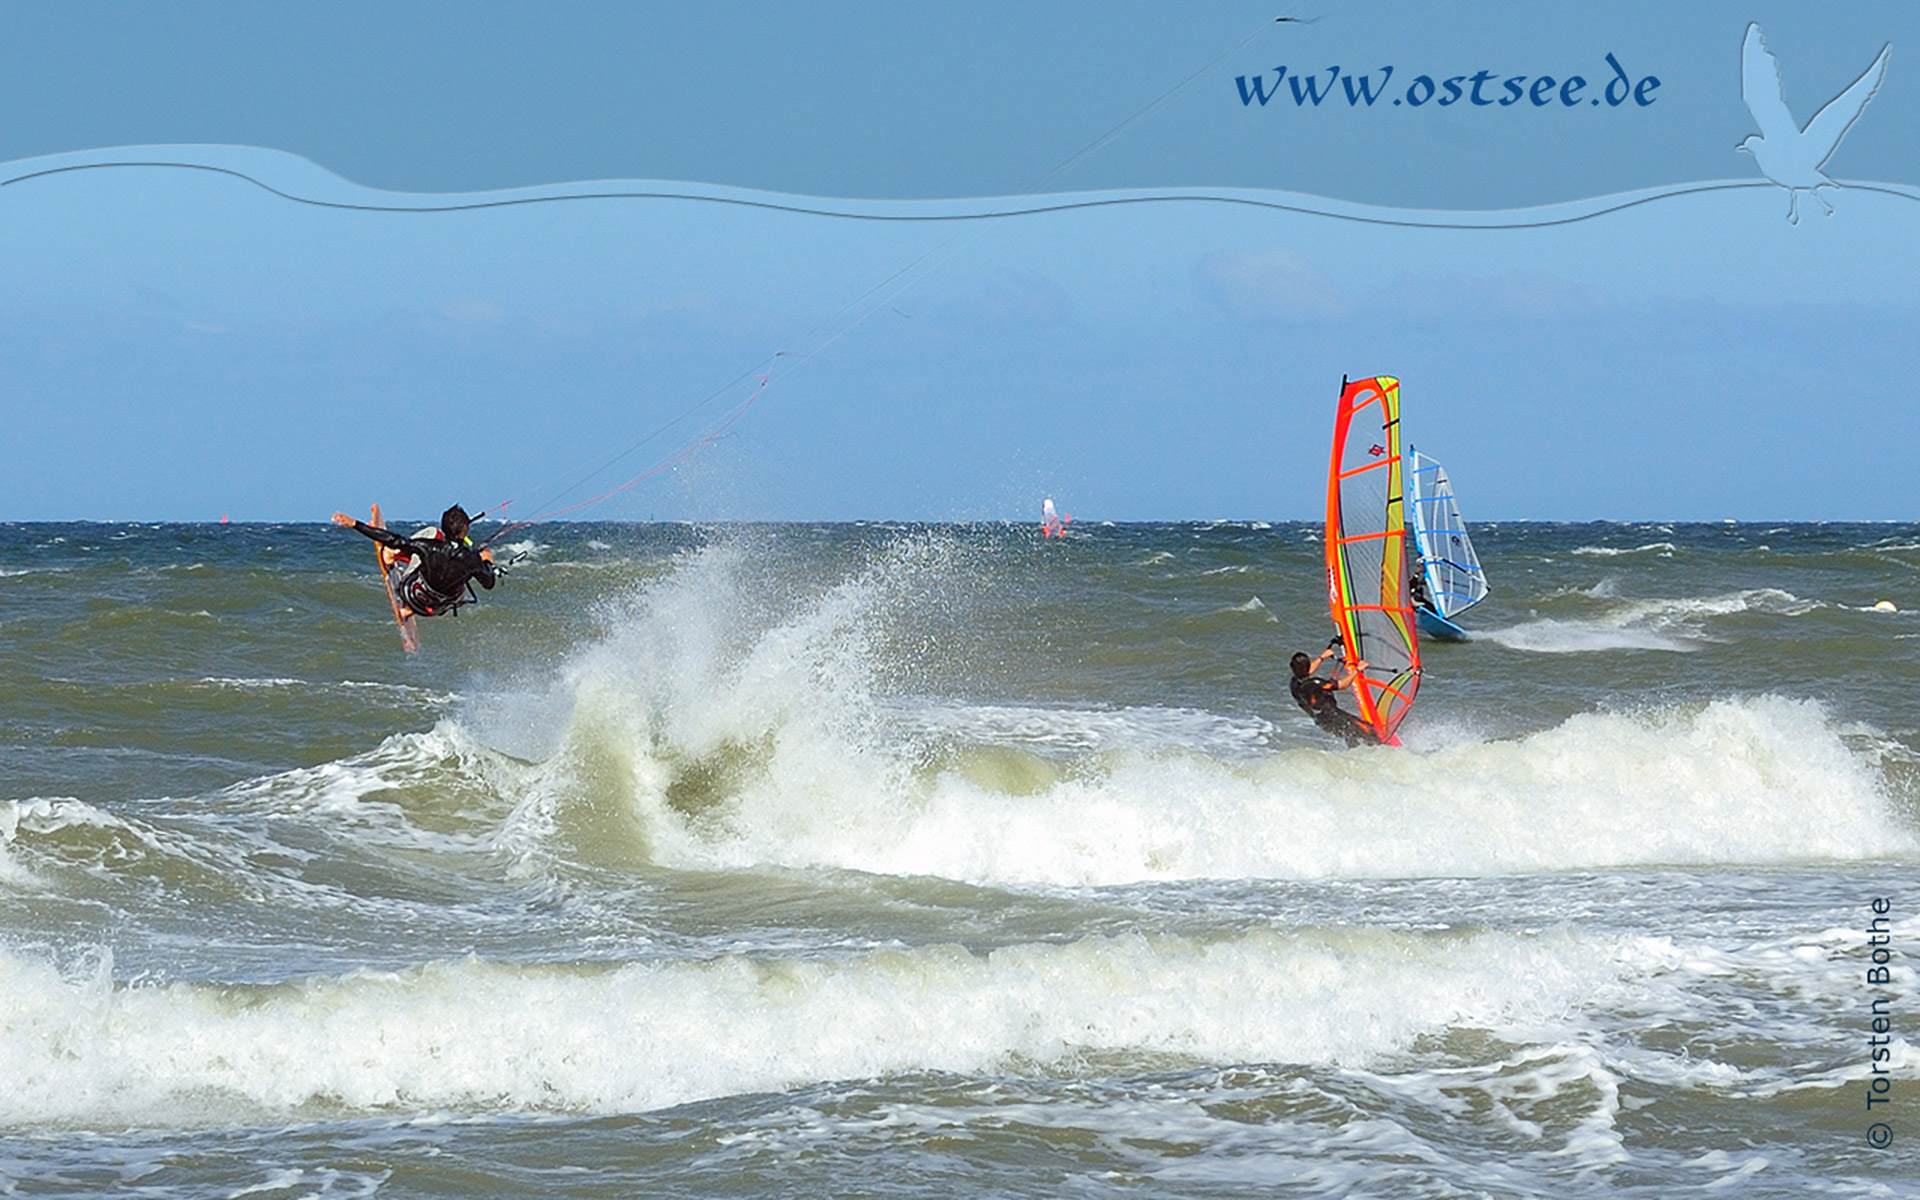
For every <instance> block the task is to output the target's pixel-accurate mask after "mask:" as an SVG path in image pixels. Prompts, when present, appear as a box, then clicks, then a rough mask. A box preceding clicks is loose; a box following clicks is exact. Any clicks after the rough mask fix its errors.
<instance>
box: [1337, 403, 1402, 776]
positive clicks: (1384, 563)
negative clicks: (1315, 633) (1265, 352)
mask: <svg viewBox="0 0 1920 1200" xmlns="http://www.w3.org/2000/svg"><path fill="white" fill-rule="evenodd" d="M1400 474H1401V457H1400V381H1399V380H1398V379H1394V378H1391V377H1390V376H1385V375H1382V376H1378V377H1376V378H1373V379H1360V380H1355V381H1352V382H1345V383H1343V385H1342V387H1341V389H1340V407H1339V410H1338V413H1337V415H1336V417H1335V419H1334V426H1333V462H1332V465H1331V467H1330V468H1329V470H1328V473H1327V538H1326V551H1327V602H1328V605H1329V607H1330V608H1331V610H1332V613H1333V623H1334V625H1335V626H1336V627H1337V628H1338V629H1339V630H1340V638H1341V640H1342V642H1343V643H1344V644H1345V647H1346V660H1347V662H1348V663H1349V664H1351V663H1354V662H1358V661H1360V660H1362V659H1364V660H1365V661H1366V663H1367V666H1366V669H1365V670H1364V671H1362V672H1361V673H1360V674H1359V675H1357V676H1356V677H1355V678H1354V681H1353V694H1354V699H1355V703H1356V704H1357V706H1358V708H1359V716H1360V720H1361V722H1362V723H1363V724H1365V725H1366V726H1367V727H1368V728H1369V729H1371V730H1372V731H1373V734H1374V736H1375V737H1376V738H1378V739H1379V740H1380V741H1382V742H1384V743H1386V744H1387V745H1389V746H1397V745H1399V744H1400V739H1399V737H1398V736H1397V735H1396V733H1395V731H1396V730H1397V729H1399V727H1400V722H1401V721H1403V720H1405V719H1406V716H1407V712H1408V710H1409V709H1410V708H1412V707H1413V697H1414V693H1415V692H1416V691H1417V690H1418V689H1419V687H1420V637H1419V634H1418V633H1417V632H1416V626H1415V617H1414V612H1413V603H1412V600H1411V599H1410V595H1409V591H1408V583H1407V581H1408V575H1409V572H1410V571H1411V570H1412V569H1413V556H1412V554H1411V553H1410V549H1411V547H1409V545H1408V538H1407V519H1406V504H1405V500H1404V498H1403V496H1402V494H1401V479H1400Z"/></svg>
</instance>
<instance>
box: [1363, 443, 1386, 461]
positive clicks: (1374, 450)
mask: <svg viewBox="0 0 1920 1200" xmlns="http://www.w3.org/2000/svg"><path fill="white" fill-rule="evenodd" d="M1386 452H1387V448H1386V447H1385V446H1382V445H1381V444H1380V443H1379V442H1375V443H1374V444H1373V445H1371V446H1368V447H1367V454H1368V455H1370V456H1371V457H1373V458H1379V457H1380V456H1381V455H1382V454H1385V453H1386Z"/></svg>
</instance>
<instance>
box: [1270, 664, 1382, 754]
mask: <svg viewBox="0 0 1920 1200" xmlns="http://www.w3.org/2000/svg"><path fill="white" fill-rule="evenodd" d="M1287 690H1288V691H1290V692H1292V693H1293V700H1294V703H1296V704H1298V705H1299V706H1300V707H1301V708H1302V709H1304V710H1306V714H1307V715H1308V716H1310V717H1312V718H1313V723H1314V724H1315V725H1318V726H1319V727H1320V728H1322V729H1324V730H1326V731H1327V732H1328V733H1331V734H1333V735H1334V736H1336V737H1340V738H1343V739H1345V740H1346V743H1347V745H1349V746H1369V745H1374V744H1377V743H1378V742H1379V741H1380V739H1379V737H1378V736H1377V735H1375V733H1374V732H1373V730H1371V729H1369V728H1368V727H1367V726H1366V724H1365V723H1363V722H1362V721H1361V720H1360V718H1359V717H1356V716H1354V715H1353V714H1352V713H1350V712H1348V711H1347V710H1346V709H1344V708H1341V707H1340V706H1339V705H1338V704H1337V703H1335V697H1337V696H1339V694H1340V689H1339V688H1338V687H1336V686H1334V682H1333V680H1331V679H1322V678H1320V677H1319V676H1318V675H1304V676H1303V675H1296V676H1294V677H1293V678H1292V679H1289V680H1288V681H1287Z"/></svg>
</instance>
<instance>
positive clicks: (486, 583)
mask: <svg viewBox="0 0 1920 1200" xmlns="http://www.w3.org/2000/svg"><path fill="white" fill-rule="evenodd" d="M333 523H334V524H335V525H348V526H352V527H353V528H354V529H357V530H359V531H360V532H361V533H364V534H366V535H367V536H368V537H370V538H372V539H373V540H374V541H376V542H378V543H380V544H381V545H382V546H385V547H387V548H388V549H389V550H393V551H395V552H396V557H395V564H394V567H393V570H395V571H396V572H398V574H397V576H396V577H395V579H394V581H393V591H394V594H395V595H396V596H398V597H399V598H400V606H401V607H400V611H399V616H400V618H401V619H402V620H405V619H406V618H408V617H411V616H422V617H437V616H440V615H441V614H442V613H449V612H453V611H455V610H456V609H458V608H459V607H460V606H461V605H463V604H468V603H471V602H472V601H473V599H474V595H473V587H472V584H473V581H474V580H478V581H479V583H480V586H481V587H483V588H486V589H488V590H489V591H491V590H492V589H493V585H494V583H495V582H496V581H497V580H498V579H499V578H500V576H501V575H502V574H504V572H503V571H502V570H501V569H500V568H499V567H496V566H494V564H493V551H492V550H489V549H486V548H484V547H482V548H479V549H476V548H475V547H474V544H473V539H472V538H470V537H468V536H467V530H468V529H469V528H471V527H472V525H473V521H472V519H471V518H469V517H468V516H467V510H466V509H464V508H461V507H460V506H459V505H458V504H456V505H454V506H453V507H452V508H449V509H448V510H447V511H446V512H443V513H441V514H440V526H439V528H438V529H435V530H429V531H427V533H428V534H430V535H431V536H421V537H407V536H405V535H404V534H398V533H395V532H393V531H392V530H390V529H382V528H380V527H379V526H378V525H369V524H367V523H366V522H365V521H356V520H354V519H353V518H352V517H350V516H348V515H347V514H346V513H343V512H337V513H335V514H333Z"/></svg>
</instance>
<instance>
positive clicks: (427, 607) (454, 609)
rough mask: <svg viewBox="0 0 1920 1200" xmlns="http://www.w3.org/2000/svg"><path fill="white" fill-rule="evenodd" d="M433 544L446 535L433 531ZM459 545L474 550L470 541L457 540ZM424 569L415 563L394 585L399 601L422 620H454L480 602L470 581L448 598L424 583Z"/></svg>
mask: <svg viewBox="0 0 1920 1200" xmlns="http://www.w3.org/2000/svg"><path fill="white" fill-rule="evenodd" d="M434 540H436V541H445V540H446V535H445V534H442V533H441V532H440V531H439V530H437V529H436V530H434ZM460 544H461V545H463V546H466V547H469V548H471V547H472V546H473V539H472V538H470V537H463V538H461V539H460ZM425 567H426V563H425V562H424V561H422V560H421V559H418V558H416V559H414V560H413V562H412V563H411V565H409V566H408V567H407V568H406V574H405V575H404V576H402V578H401V579H400V581H399V583H397V584H396V585H394V590H395V591H397V592H399V593H400V599H401V600H403V601H404V602H405V603H406V606H407V607H408V608H410V609H412V610H413V611H414V612H416V613H418V614H420V615H421V616H423V617H438V616H443V615H447V614H452V615H453V616H456V617H457V616H459V615H460V610H461V609H462V608H464V607H466V606H467V605H469V604H472V603H474V602H475V601H477V600H479V599H480V597H479V596H477V595H475V594H474V590H473V580H472V578H471V577H469V578H468V579H467V580H466V581H465V582H464V583H463V584H462V586H461V588H460V590H459V591H458V592H456V593H454V594H453V595H451V596H449V595H447V594H446V593H444V592H442V591H440V590H439V589H438V588H435V587H433V586H432V585H430V584H429V583H428V582H427V579H426V571H425V569H424V568H425Z"/></svg>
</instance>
